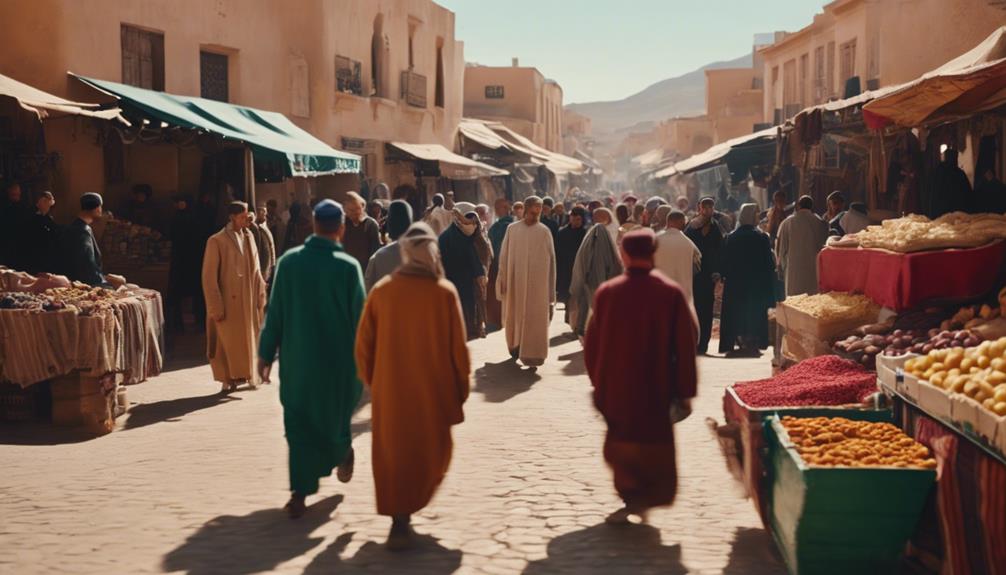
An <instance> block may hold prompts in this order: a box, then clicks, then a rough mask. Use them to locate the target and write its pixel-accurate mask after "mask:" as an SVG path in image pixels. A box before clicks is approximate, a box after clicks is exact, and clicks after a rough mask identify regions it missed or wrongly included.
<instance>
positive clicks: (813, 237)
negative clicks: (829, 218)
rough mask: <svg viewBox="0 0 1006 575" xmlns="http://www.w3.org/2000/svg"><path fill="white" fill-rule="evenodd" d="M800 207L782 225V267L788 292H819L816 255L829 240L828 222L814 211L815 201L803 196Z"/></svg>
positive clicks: (780, 237) (795, 293)
mask: <svg viewBox="0 0 1006 575" xmlns="http://www.w3.org/2000/svg"><path fill="white" fill-rule="evenodd" d="M796 207H797V210H796V213H794V214H793V215H792V216H790V217H788V218H786V220H785V221H783V223H782V225H781V226H779V246H778V250H779V253H778V259H779V269H780V270H781V271H782V274H783V277H784V278H785V282H786V295H787V296H791V295H799V294H816V293H817V254H818V252H820V251H821V248H823V247H824V244H825V242H826V241H828V224H827V222H825V221H824V220H822V219H821V218H819V217H818V216H817V214H815V213H814V200H813V198H811V197H810V196H803V197H801V198H800V200H799V201H797V204H796Z"/></svg>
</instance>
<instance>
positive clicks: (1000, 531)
mask: <svg viewBox="0 0 1006 575" xmlns="http://www.w3.org/2000/svg"><path fill="white" fill-rule="evenodd" d="M883 388H884V391H885V392H886V393H887V394H889V395H890V396H891V397H892V398H893V401H894V416H895V421H896V423H898V425H899V426H900V427H901V428H902V429H903V430H904V431H905V432H906V433H907V434H908V435H910V436H912V437H914V438H915V439H916V440H917V441H919V442H920V443H922V444H924V445H925V446H926V447H928V448H929V449H930V450H932V452H933V455H934V457H935V458H936V461H937V463H938V468H937V469H938V481H937V489H936V504H935V505H934V506H931V508H930V509H929V514H928V516H924V517H923V519H922V521H921V522H920V529H919V531H918V532H917V534H916V537H915V538H914V539H913V545H914V546H915V547H916V548H917V549H919V550H921V551H923V552H926V553H929V554H931V555H933V556H936V557H940V558H942V563H943V567H944V569H943V572H944V573H951V574H953V575H965V574H972V573H974V574H976V575H977V574H988V575H1004V574H1006V546H1004V545H1003V541H1006V459H1004V458H1002V456H1001V454H998V453H996V452H994V451H992V450H990V449H989V448H988V447H987V446H985V445H983V444H982V443H981V442H980V441H978V440H976V439H975V438H972V437H969V436H968V435H967V434H965V433H962V432H961V431H960V430H957V429H955V428H954V427H953V426H952V425H951V424H949V423H947V422H943V421H940V420H938V419H936V418H934V417H931V416H930V415H929V414H927V413H926V412H925V411H923V410H922V409H921V408H920V407H919V406H918V405H916V404H915V403H913V402H911V401H910V400H909V399H908V398H906V397H905V396H903V395H901V394H899V393H898V392H897V391H895V390H892V389H890V388H888V387H886V386H883ZM927 525H929V526H932V525H938V526H939V529H938V531H939V533H938V534H933V533H928V534H927V532H926V529H925V528H926V526H927Z"/></svg>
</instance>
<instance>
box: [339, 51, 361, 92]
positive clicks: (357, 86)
mask: <svg viewBox="0 0 1006 575" xmlns="http://www.w3.org/2000/svg"><path fill="white" fill-rule="evenodd" d="M361 68H362V67H361V65H360V63H359V62H357V61H356V60H350V59H349V58H347V57H345V56H336V57H335V91H336V92H339V93H343V94H355V95H357V96H362V95H363V72H362V70H361Z"/></svg>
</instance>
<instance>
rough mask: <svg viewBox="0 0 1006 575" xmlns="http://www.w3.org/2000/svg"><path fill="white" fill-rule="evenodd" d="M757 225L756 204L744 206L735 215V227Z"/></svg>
mask: <svg viewBox="0 0 1006 575" xmlns="http://www.w3.org/2000/svg"><path fill="white" fill-rule="evenodd" d="M757 225H758V204H744V205H743V206H741V211H740V213H739V214H738V215H737V227H738V228H739V227H741V226H757Z"/></svg>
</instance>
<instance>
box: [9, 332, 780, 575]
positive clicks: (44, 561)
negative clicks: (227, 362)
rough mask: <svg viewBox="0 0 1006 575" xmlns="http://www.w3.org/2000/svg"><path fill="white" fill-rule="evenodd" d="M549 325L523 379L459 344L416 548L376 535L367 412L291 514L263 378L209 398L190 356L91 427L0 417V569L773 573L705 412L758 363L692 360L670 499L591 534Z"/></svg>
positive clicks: (567, 364)
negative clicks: (541, 362) (451, 414)
mask: <svg viewBox="0 0 1006 575" xmlns="http://www.w3.org/2000/svg"><path fill="white" fill-rule="evenodd" d="M557 315H558V314H557ZM562 327H563V326H561V324H560V322H559V320H558V319H557V320H556V323H555V325H554V327H553V335H554V336H555V337H553V347H552V349H551V356H550V358H549V361H548V363H547V364H546V365H545V366H543V367H542V368H541V369H539V371H538V373H537V374H532V373H529V372H527V371H523V370H521V369H520V368H518V367H515V366H514V365H513V364H510V363H508V362H506V361H504V359H505V358H506V356H507V354H506V350H505V345H504V343H503V340H502V336H501V335H500V334H495V335H493V336H490V337H489V338H487V339H486V340H481V341H477V342H473V344H472V345H471V350H472V366H473V369H474V376H473V378H472V394H471V398H470V400H469V402H468V403H467V404H466V406H465V412H466V419H467V420H466V422H465V423H463V424H462V425H460V426H458V427H456V428H455V432H454V438H455V451H454V460H453V462H452V464H451V468H450V471H449V473H448V475H447V479H446V480H445V482H444V484H443V486H442V487H441V489H440V491H439V493H438V495H437V496H436V498H435V499H434V500H433V502H432V503H431V505H430V506H429V507H428V508H427V509H426V510H425V511H424V512H422V513H421V514H420V515H418V516H417V517H416V518H415V527H416V530H417V532H419V533H421V534H423V535H422V540H421V544H420V546H419V548H418V549H416V550H413V551H409V552H405V553H399V554H393V553H389V552H386V551H385V550H384V549H383V546H382V545H381V543H383V541H384V537H385V535H386V532H387V528H388V525H389V520H388V519H387V518H385V517H380V516H377V515H376V514H375V512H374V509H375V506H374V491H373V484H372V481H371V474H370V452H369V451H370V434H369V406H366V405H365V406H364V407H363V408H361V409H360V411H359V412H358V413H357V415H356V418H355V419H354V426H353V427H354V431H355V433H356V434H357V439H356V443H355V445H356V450H357V473H356V477H355V479H354V480H353V482H352V483H350V484H348V485H343V484H340V483H338V482H336V481H335V480H334V478H333V479H326V480H324V481H323V483H322V491H321V493H320V494H319V496H317V497H315V498H312V499H310V500H309V503H312V504H313V505H312V507H311V508H310V509H309V511H308V514H307V515H306V516H305V517H304V518H302V519H301V520H300V521H297V522H291V521H289V520H288V519H286V517H285V515H284V514H283V512H282V510H281V509H280V507H281V506H282V505H283V504H284V503H285V501H286V498H287V495H288V493H287V475H286V444H285V443H284V439H283V429H282V421H281V413H280V405H279V401H278V397H277V386H276V385H275V384H273V385H271V386H264V387H263V388H261V389H260V390H258V391H242V392H239V393H237V394H234V395H233V396H232V397H228V398H223V397H221V396H219V395H217V394H216V391H217V390H218V386H217V385H216V384H214V383H212V382H211V381H210V371H209V368H208V367H206V366H202V365H198V362H190V364H189V366H185V365H181V366H174V367H173V369H174V371H169V372H167V373H165V374H163V375H161V376H160V377H158V378H156V379H154V380H152V381H149V382H147V383H144V384H142V385H139V386H135V387H131V388H129V398H130V401H131V403H132V404H133V405H132V409H131V413H130V415H129V417H128V418H124V419H123V420H122V421H121V422H120V424H119V429H117V430H116V431H115V432H113V433H111V434H109V435H106V436H104V437H100V438H96V439H86V438H80V437H77V436H74V435H67V434H64V433H57V432H56V431H55V430H52V429H49V428H37V427H34V428H24V427H21V428H11V427H9V426H6V427H0V573H2V574H8V573H9V574H17V575H27V574H31V573H103V574H108V573H112V574H115V573H129V574H132V573H149V572H154V573H160V572H184V573H188V574H190V575H209V574H216V573H235V574H245V573H258V572H276V573H305V574H320V573H357V572H380V573H395V572H407V573H453V572H458V573H521V572H523V573H528V574H539V573H577V574H581V573H605V574H608V573H672V574H673V573H686V572H687V573H732V574H745V575H758V574H775V573H784V570H783V568H782V567H781V565H780V563H779V560H778V558H777V556H776V554H775V552H774V548H773V544H772V541H771V538H770V536H769V535H767V534H766V532H765V531H764V530H763V529H762V528H761V526H760V524H759V521H758V518H757V516H756V514H755V512H754V508H753V506H752V504H751V502H750V501H747V500H745V499H744V498H743V497H742V496H740V495H739V494H738V493H739V492H738V488H737V487H736V485H735V484H734V482H733V480H732V479H731V478H730V477H729V474H728V473H727V471H726V466H725V464H724V461H723V458H722V456H721V455H720V452H719V449H718V446H717V444H716V441H715V439H714V438H713V436H712V434H711V432H710V430H709V428H708V425H707V423H706V421H705V420H706V418H707V417H713V418H716V419H722V412H721V408H720V405H721V397H722V391H723V388H724V386H725V385H726V384H728V383H730V382H732V381H735V380H738V379H751V378H755V377H763V376H767V375H768V374H769V371H770V368H769V362H768V359H767V357H766V359H762V360H749V359H731V360H727V359H721V358H702V359H701V360H700V372H701V381H700V396H699V398H698V399H697V401H696V403H695V413H694V414H693V415H692V417H690V418H689V419H688V420H686V421H685V422H683V423H681V424H679V425H678V426H677V427H676V428H675V429H676V432H677V441H678V449H679V453H678V464H679V469H680V474H681V478H680V490H679V494H678V499H677V502H676V503H675V505H674V506H673V507H672V508H670V509H668V510H659V511H656V512H654V513H653V514H651V517H650V524H649V525H633V526H628V527H622V528H617V527H609V526H607V525H605V524H604V522H603V518H604V516H605V514H606V513H608V512H609V511H611V510H613V509H615V508H616V507H617V506H618V503H619V501H618V499H617V497H616V495H615V493H614V490H613V488H612V485H611V477H610V472H609V470H608V469H607V467H606V466H605V465H604V463H603V460H602V456H601V443H602V440H603V435H604V426H603V422H602V421H601V419H600V418H599V416H598V415H597V413H596V412H595V411H594V409H593V407H592V406H591V403H590V397H589V389H590V384H589V381H588V379H587V377H586V375H585V371H584V366H583V354H582V351H581V349H580V345H579V343H578V342H576V341H575V340H571V339H569V338H568V337H565V336H563V335H561V334H562V333H563V332H564V331H565V330H564V329H562ZM713 348H715V347H713ZM193 364H195V365H193Z"/></svg>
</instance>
